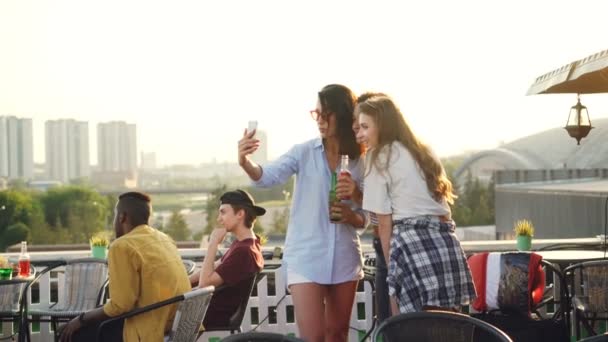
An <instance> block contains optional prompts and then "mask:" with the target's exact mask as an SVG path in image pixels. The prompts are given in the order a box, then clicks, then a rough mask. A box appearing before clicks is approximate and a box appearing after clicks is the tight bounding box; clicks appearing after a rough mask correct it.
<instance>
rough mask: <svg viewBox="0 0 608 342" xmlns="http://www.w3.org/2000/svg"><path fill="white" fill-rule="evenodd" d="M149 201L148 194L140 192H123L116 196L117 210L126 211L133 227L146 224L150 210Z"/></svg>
mask: <svg viewBox="0 0 608 342" xmlns="http://www.w3.org/2000/svg"><path fill="white" fill-rule="evenodd" d="M150 201H151V199H150V196H148V195H147V194H144V193H142V192H136V191H131V192H125V193H123V194H121V195H120V196H118V210H119V212H126V213H127V216H129V220H130V222H131V224H132V225H133V226H134V227H136V226H139V225H142V224H148V223H149V221H150V214H151V212H152V205H151V204H150Z"/></svg>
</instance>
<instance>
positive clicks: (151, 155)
mask: <svg viewBox="0 0 608 342" xmlns="http://www.w3.org/2000/svg"><path fill="white" fill-rule="evenodd" d="M140 168H141V169H142V170H154V169H156V153H155V152H141V166H140Z"/></svg>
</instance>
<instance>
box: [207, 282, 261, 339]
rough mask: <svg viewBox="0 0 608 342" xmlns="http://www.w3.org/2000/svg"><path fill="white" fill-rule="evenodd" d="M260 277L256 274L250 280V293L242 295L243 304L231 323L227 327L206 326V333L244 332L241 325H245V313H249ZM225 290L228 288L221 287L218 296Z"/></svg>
mask: <svg viewBox="0 0 608 342" xmlns="http://www.w3.org/2000/svg"><path fill="white" fill-rule="evenodd" d="M258 275H259V273H256V274H254V275H253V276H252V277H251V278H250V279H249V282H250V285H249V291H247V292H246V293H243V294H242V296H241V302H240V303H239V306H238V307H237V309H236V311H235V312H234V313H233V314H232V316H231V317H230V321H229V323H228V325H226V326H209V327H207V326H205V327H204V328H205V331H204V332H208V331H230V334H234V333H235V332H239V333H240V332H241V331H242V330H241V324H242V323H243V318H244V317H245V313H246V312H247V304H248V303H249V297H251V293H252V292H253V288H254V287H255V284H257V279H258ZM224 288H226V287H225V286H220V287H219V288H218V290H217V293H218V295H219V293H220V292H221V291H222V290H223V289H224Z"/></svg>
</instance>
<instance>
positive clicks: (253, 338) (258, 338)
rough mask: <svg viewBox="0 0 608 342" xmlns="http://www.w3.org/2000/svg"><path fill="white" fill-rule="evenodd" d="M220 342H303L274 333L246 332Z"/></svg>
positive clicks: (302, 341)
mask: <svg viewBox="0 0 608 342" xmlns="http://www.w3.org/2000/svg"><path fill="white" fill-rule="evenodd" d="M221 342H304V340H301V339H299V338H297V337H293V336H285V335H281V334H275V333H264V332H248V333H242V334H236V335H230V336H228V337H225V338H223V339H222V341H221Z"/></svg>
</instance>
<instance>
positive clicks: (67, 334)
mask: <svg viewBox="0 0 608 342" xmlns="http://www.w3.org/2000/svg"><path fill="white" fill-rule="evenodd" d="M80 328H82V325H81V324H80V320H79V319H78V317H76V318H73V319H72V320H71V321H69V322H68V324H66V325H65V326H64V327H63V330H62V331H61V336H60V337H59V341H60V342H71V341H72V335H74V333H75V332H76V331H78V330H79V329H80Z"/></svg>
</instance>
